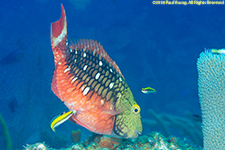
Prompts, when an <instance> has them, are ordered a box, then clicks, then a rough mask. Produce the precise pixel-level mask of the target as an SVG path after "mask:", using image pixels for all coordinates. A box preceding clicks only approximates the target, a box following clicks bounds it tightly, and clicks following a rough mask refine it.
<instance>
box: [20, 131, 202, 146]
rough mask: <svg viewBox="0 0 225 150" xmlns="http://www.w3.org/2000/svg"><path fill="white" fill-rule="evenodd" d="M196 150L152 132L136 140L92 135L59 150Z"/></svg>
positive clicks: (175, 139) (173, 138)
mask: <svg viewBox="0 0 225 150" xmlns="http://www.w3.org/2000/svg"><path fill="white" fill-rule="evenodd" d="M24 149H25V150H56V149H54V148H51V147H49V146H48V145H47V144H45V143H36V144H27V145H26V146H24ZM101 149H104V150H108V149H112V150H142V149H143V150H196V149H198V150H199V149H201V148H198V147H196V146H194V145H190V144H187V143H185V142H184V141H182V140H180V139H178V138H176V137H170V138H165V137H164V136H163V135H162V134H160V133H157V132H152V133H150V134H148V135H143V136H139V138H137V139H133V140H131V139H130V140H127V139H117V138H113V137H109V136H105V135H98V134H93V135H91V136H90V137H89V138H88V139H87V140H86V141H83V142H78V143H75V144H73V145H71V146H69V147H68V148H61V149H60V150H101Z"/></svg>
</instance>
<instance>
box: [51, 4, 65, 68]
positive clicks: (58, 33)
mask: <svg viewBox="0 0 225 150" xmlns="http://www.w3.org/2000/svg"><path fill="white" fill-rule="evenodd" d="M61 9H62V12H61V18H60V19H59V20H58V21H56V22H54V23H51V45H52V52H53V54H54V60H55V64H56V63H58V61H59V60H60V59H61V58H62V56H63V55H64V54H65V51H66V48H67V44H66V42H67V22H66V13H65V10H64V7H63V5H62V4H61Z"/></svg>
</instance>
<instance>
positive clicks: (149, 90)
mask: <svg viewBox="0 0 225 150" xmlns="http://www.w3.org/2000/svg"><path fill="white" fill-rule="evenodd" d="M141 92H142V93H144V94H149V93H156V90H155V89H153V88H151V87H146V88H142V89H141Z"/></svg>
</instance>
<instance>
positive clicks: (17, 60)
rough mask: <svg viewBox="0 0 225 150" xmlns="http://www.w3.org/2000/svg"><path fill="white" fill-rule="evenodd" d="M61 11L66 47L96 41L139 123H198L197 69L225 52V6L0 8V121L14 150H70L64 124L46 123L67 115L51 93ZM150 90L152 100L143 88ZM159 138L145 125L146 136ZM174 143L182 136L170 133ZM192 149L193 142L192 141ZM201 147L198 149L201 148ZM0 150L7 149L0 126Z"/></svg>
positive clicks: (139, 1) (80, 2) (74, 0)
mask: <svg viewBox="0 0 225 150" xmlns="http://www.w3.org/2000/svg"><path fill="white" fill-rule="evenodd" d="M61 3H62V4H63V5H64V7H65V10H66V15H67V25H68V39H71V40H72V41H73V40H76V39H94V40H97V41H98V42H100V43H101V44H102V45H103V47H104V48H105V50H106V51H107V53H108V54H109V56H110V57H111V58H112V59H113V60H114V61H115V62H116V63H117V65H118V66H119V68H120V70H121V72H122V73H123V75H124V77H125V79H126V82H127V83H128V85H129V86H130V88H131V90H132V92H133V94H134V96H135V99H136V101H137V103H138V104H139V105H140V107H141V114H142V118H143V119H151V118H150V116H149V114H148V109H152V110H154V111H155V112H156V113H158V114H161V113H165V114H169V115H174V116H179V117H183V118H188V117H187V115H186V114H187V112H189V113H191V114H198V115H201V111H200V105H199V98H198V87H197V69H196V61H197V58H198V57H199V54H200V52H202V51H204V48H224V47H225V9H224V5H206V4H205V5H203V4H202V5H186V6H185V5H177V4H176V5H168V4H165V5H163V4H158V5H156V4H153V1H152V0H129V1H124V0H107V1H106V0H64V1H60V0H33V1H29V0H23V1H16V0H8V1H4V2H2V3H1V5H0V95H1V97H0V113H1V114H2V116H3V117H4V119H5V121H6V124H7V125H8V128H9V132H10V135H11V139H12V143H13V149H22V148H23V145H25V144H32V143H36V142H42V141H45V142H46V143H48V144H49V145H50V146H52V147H56V148H60V147H66V146H68V145H70V144H71V143H72V141H71V137H70V134H71V131H72V130H77V129H81V131H82V140H84V139H86V138H87V136H88V135H90V134H91V132H90V131H88V130H87V129H85V128H83V127H81V126H78V125H76V124H74V123H71V122H69V121H67V122H65V123H64V124H62V125H61V126H59V127H58V128H57V132H56V133H53V132H52V131H51V129H50V126H49V125H50V122H51V119H52V118H54V117H55V116H56V115H58V114H60V113H61V112H63V111H67V110H68V109H67V108H66V107H65V106H64V104H63V103H62V102H61V101H60V100H59V99H58V98H57V97H56V96H55V95H54V94H53V92H52V91H51V80H52V75H53V71H54V60H53V54H52V50H51V44H50V23H51V22H55V21H56V20H58V19H59V18H60V15H61V6H60V4H61ZM147 86H150V87H153V88H155V89H156V91H157V92H156V93H154V94H143V93H142V92H141V88H143V87H147ZM153 130H154V131H158V132H162V130H161V129H160V128H158V127H157V126H156V127H152V128H151V127H149V126H147V125H145V124H144V126H143V134H147V133H149V132H151V131H153ZM171 135H175V136H178V137H180V138H185V137H186V135H185V134H183V133H182V132H178V131H177V130H174V129H173V130H171ZM189 142H191V140H189ZM199 145H201V144H199ZM0 147H1V149H5V148H6V144H5V138H4V134H3V129H2V127H1V126H0Z"/></svg>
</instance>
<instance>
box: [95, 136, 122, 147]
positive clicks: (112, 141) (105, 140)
mask: <svg viewBox="0 0 225 150" xmlns="http://www.w3.org/2000/svg"><path fill="white" fill-rule="evenodd" d="M120 140H121V139H116V138H112V137H107V136H103V137H101V140H100V141H99V146H100V147H101V148H109V149H113V148H114V147H116V146H117V145H119V141H120Z"/></svg>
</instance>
